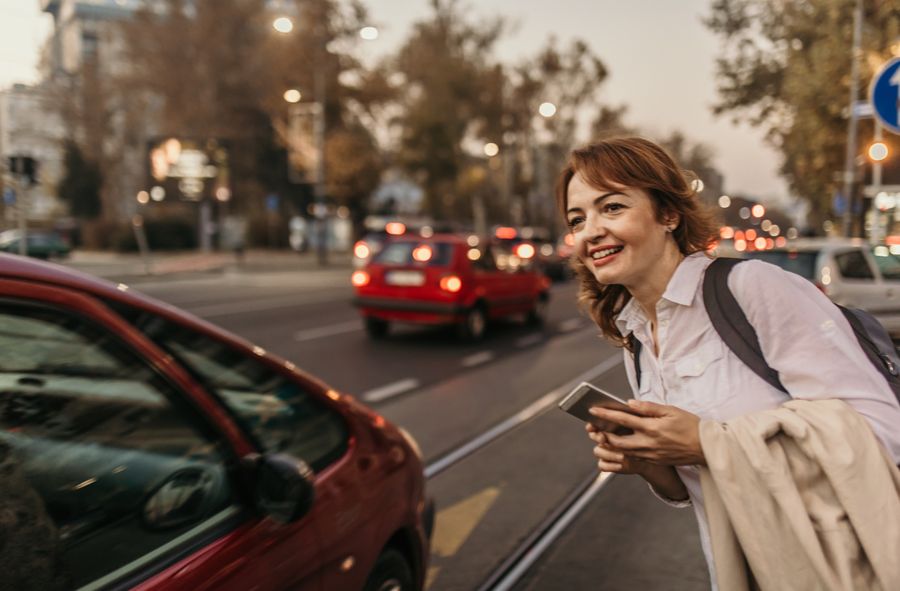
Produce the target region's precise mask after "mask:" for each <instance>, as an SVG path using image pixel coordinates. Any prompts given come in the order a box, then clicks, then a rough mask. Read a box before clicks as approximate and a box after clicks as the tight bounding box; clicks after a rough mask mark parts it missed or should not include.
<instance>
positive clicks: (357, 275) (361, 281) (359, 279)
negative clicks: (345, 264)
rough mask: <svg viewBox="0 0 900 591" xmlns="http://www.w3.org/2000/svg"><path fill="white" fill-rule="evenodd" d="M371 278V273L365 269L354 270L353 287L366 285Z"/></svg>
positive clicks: (351, 277) (351, 280)
mask: <svg viewBox="0 0 900 591" xmlns="http://www.w3.org/2000/svg"><path fill="white" fill-rule="evenodd" d="M369 279H370V277H369V274H368V273H366V272H365V271H354V272H353V275H351V276H350V283H352V284H353V287H364V286H366V285H368V284H369Z"/></svg>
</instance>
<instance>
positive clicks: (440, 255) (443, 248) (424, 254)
mask: <svg viewBox="0 0 900 591" xmlns="http://www.w3.org/2000/svg"><path fill="white" fill-rule="evenodd" d="M452 255H453V245H452V244H451V243H449V242H413V241H408V240H405V241H398V242H389V243H388V244H387V245H386V246H385V247H384V249H382V250H381V252H379V253H378V254H377V255H375V259H374V262H376V263H379V264H381V265H427V266H429V267H448V266H449V265H450V259H451V258H452Z"/></svg>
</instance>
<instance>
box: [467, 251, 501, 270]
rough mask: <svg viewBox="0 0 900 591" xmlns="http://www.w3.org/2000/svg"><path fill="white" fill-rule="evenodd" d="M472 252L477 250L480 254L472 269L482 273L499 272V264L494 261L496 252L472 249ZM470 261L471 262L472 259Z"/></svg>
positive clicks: (473, 262)
mask: <svg viewBox="0 0 900 591" xmlns="http://www.w3.org/2000/svg"><path fill="white" fill-rule="evenodd" d="M471 250H475V251H477V252H478V258H477V259H475V260H474V261H472V267H474V268H475V269H479V270H481V271H496V270H497V263H496V262H495V261H494V250H493V249H492V248H490V247H485V248H482V249H479V248H472V249H470V251H471ZM467 256H468V255H467ZM469 260H471V258H470V259H469Z"/></svg>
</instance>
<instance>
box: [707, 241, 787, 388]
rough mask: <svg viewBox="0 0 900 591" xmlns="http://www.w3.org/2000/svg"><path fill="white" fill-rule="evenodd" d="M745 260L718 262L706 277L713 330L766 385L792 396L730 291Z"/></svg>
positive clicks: (719, 259)
mask: <svg viewBox="0 0 900 591" xmlns="http://www.w3.org/2000/svg"><path fill="white" fill-rule="evenodd" d="M743 260H744V259H730V258H717V259H715V260H713V262H712V263H710V264H709V266H708V267H707V268H706V275H704V277H703V304H704V305H705V306H706V313H707V314H709V319H710V321H711V322H712V325H713V328H715V329H716V332H717V333H719V336H720V337H722V340H723V341H725V344H726V345H727V346H728V348H729V349H731V350H732V351H733V352H734V354H735V355H737V357H738V359H740V360H741V361H742V362H744V364H746V365H747V367H749V368H750V369H752V370H753V373H755V374H756V375H758V376H759V377H761V378H762V379H764V380H765V381H766V382H768V383H769V384H771V385H772V386H774V387H775V388H778V389H779V390H781V391H782V392H784V393H785V394H788V391H787V388H785V387H784V385H783V384H782V383H781V380H780V379H779V377H778V372H777V371H775V370H774V369H772V368H771V367H769V364H768V363H766V358H765V357H764V356H763V352H762V348H761V347H760V346H759V338H758V337H757V336H756V330H754V329H753V326H752V325H751V324H750V321H749V320H747V316H746V315H745V314H744V311H743V310H742V309H741V306H740V304H738V301H737V300H736V299H735V298H734V294H733V293H731V290H730V289H728V274H729V273H730V272H731V270H732V269H733V268H734V266H735V265H737V264H738V263H741V262H743Z"/></svg>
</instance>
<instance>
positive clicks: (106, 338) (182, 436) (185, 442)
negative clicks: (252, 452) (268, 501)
mask: <svg viewBox="0 0 900 591" xmlns="http://www.w3.org/2000/svg"><path fill="white" fill-rule="evenodd" d="M0 350H2V351H4V355H2V356H0V384H2V385H0V515H5V516H6V517H9V518H10V519H6V517H0V522H2V527H0V530H2V531H3V532H4V535H9V536H11V539H13V538H14V539H15V542H14V544H4V543H3V541H0V563H2V564H3V565H4V572H3V573H0V579H3V580H4V581H9V580H13V578H14V577H17V576H18V575H17V574H16V573H15V572H10V571H8V570H7V569H8V568H11V566H10V565H13V564H14V565H16V567H17V568H14V569H13V570H14V571H15V570H19V571H22V572H24V573H26V576H29V577H41V580H42V581H43V582H44V583H45V584H43V585H39V587H41V588H46V589H55V588H75V587H80V586H82V585H85V584H88V583H92V582H96V581H97V580H98V579H101V578H110V579H112V578H115V577H116V576H117V575H116V574H115V573H119V574H121V575H123V576H124V575H130V574H132V573H133V572H134V571H136V570H138V569H140V568H141V567H142V566H144V565H145V564H146V562H148V561H149V560H151V558H148V555H149V554H150V553H163V554H164V553H165V552H166V551H167V550H170V551H172V550H174V546H175V545H179V544H182V543H183V542H184V536H188V538H193V537H194V536H195V535H199V534H200V533H201V532H202V531H206V530H208V529H209V528H211V527H214V526H215V525H216V524H218V523H220V522H221V520H222V519H224V518H225V516H227V515H230V514H231V513H233V511H234V508H233V502H232V491H231V487H230V485H229V481H228V478H227V475H226V470H225V464H224V458H223V455H224V454H223V452H222V451H221V448H220V445H219V444H218V443H217V442H216V440H215V437H214V435H213V434H211V433H209V430H208V428H206V427H204V426H200V425H197V424H195V423H192V422H191V421H190V420H189V417H190V416H191V414H190V410H189V409H188V408H187V407H185V401H184V400H183V399H179V394H180V393H178V392H176V391H175V389H174V388H173V387H172V386H171V385H170V384H169V383H168V382H167V381H166V380H165V379H164V378H163V377H162V376H160V375H159V374H158V373H157V372H156V371H155V370H153V369H152V368H151V367H150V366H149V365H147V364H146V363H145V362H144V361H143V360H141V359H140V358H139V357H138V356H137V355H136V354H134V353H132V352H131V351H130V350H128V349H127V348H126V347H125V346H124V345H123V344H122V343H121V342H120V341H119V340H118V339H117V338H116V337H115V336H113V335H111V334H110V333H108V332H106V331H105V330H104V329H102V328H100V327H99V326H97V325H94V324H93V323H90V322H89V321H87V320H85V319H82V318H81V317H80V316H76V315H73V314H70V313H68V312H65V311H62V310H57V309H53V308H49V307H43V306H39V305H35V304H33V303H25V302H21V301H16V300H3V301H0ZM8 552H15V553H16V554H15V557H13V556H10V555H7V553H8ZM4 577H6V578H4ZM23 580H24V579H23ZM31 580H32V581H33V579H31ZM12 587H13V588H15V587H16V585H15V584H12ZM4 588H6V587H4Z"/></svg>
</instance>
